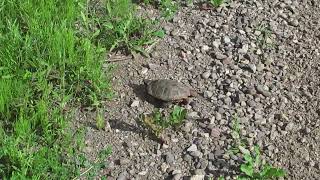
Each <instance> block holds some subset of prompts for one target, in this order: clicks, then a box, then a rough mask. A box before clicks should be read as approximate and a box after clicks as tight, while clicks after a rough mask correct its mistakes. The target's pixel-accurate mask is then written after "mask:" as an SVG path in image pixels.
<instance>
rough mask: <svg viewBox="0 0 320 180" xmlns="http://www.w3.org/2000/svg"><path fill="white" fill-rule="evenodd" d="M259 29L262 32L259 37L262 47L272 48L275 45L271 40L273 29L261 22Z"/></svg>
mask: <svg viewBox="0 0 320 180" xmlns="http://www.w3.org/2000/svg"><path fill="white" fill-rule="evenodd" d="M257 31H258V32H260V34H259V35H258V37H257V42H258V45H259V46H260V47H261V48H262V49H265V48H272V47H273V46H274V43H273V42H272V41H271V35H272V31H271V29H270V27H269V26H268V25H265V24H260V25H259V26H258V27H257Z"/></svg>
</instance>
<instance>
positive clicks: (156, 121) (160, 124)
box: [141, 106, 187, 137]
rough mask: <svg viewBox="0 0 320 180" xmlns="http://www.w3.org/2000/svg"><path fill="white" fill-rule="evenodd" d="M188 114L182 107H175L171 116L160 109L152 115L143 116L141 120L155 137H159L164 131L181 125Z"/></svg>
mask: <svg viewBox="0 0 320 180" xmlns="http://www.w3.org/2000/svg"><path fill="white" fill-rule="evenodd" d="M186 114H187V110H186V109H184V108H182V107H180V106H174V108H173V109H172V111H171V112H170V114H169V116H165V115H163V114H162V113H161V112H160V111H159V109H155V110H154V112H153V113H152V114H151V115H145V116H142V119H141V120H142V122H143V123H144V124H145V125H146V126H147V127H148V128H149V129H150V130H151V131H152V133H153V134H154V135H156V136H157V137H159V136H160V135H161V133H162V132H163V130H164V129H166V128H170V127H178V126H179V125H181V124H182V123H183V120H184V119H185V117H186Z"/></svg>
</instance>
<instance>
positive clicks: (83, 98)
mask: <svg viewBox="0 0 320 180" xmlns="http://www.w3.org/2000/svg"><path fill="white" fill-rule="evenodd" d="M86 6H87V4H86V1H81V0H79V1H58V0H46V1H44V0H26V1H18V0H7V1H2V2H1V3H0V7H1V8H0V59H1V61H0V62H1V63H0V137H1V140H0V147H1V148H0V177H1V179H71V178H74V177H77V176H79V175H80V174H81V173H80V171H79V169H81V168H82V167H83V165H81V164H79V163H78V162H79V161H80V159H83V154H82V153H81V149H82V148H83V145H81V144H82V143H83V141H82V140H81V139H83V136H80V135H79V132H78V131H76V132H73V131H71V130H70V119H73V116H72V110H73V109H74V107H78V106H93V107H96V108H97V107H99V106H100V101H101V100H104V99H107V98H108V97H110V96H111V87H110V84H109V75H108V74H109V72H110V69H109V68H107V69H105V70H104V69H103V67H102V65H103V63H104V62H103V59H102V57H103V56H102V55H103V53H104V52H105V48H103V47H101V46H99V45H96V44H93V42H92V37H93V34H87V35H83V34H81V33H79V31H78V30H77V29H76V28H75V24H76V22H81V23H83V24H85V22H83V18H81V17H80V15H84V14H85V11H86V10H85V8H84V7H86ZM83 17H85V16H83ZM89 35H90V36H89ZM105 71H106V72H105ZM108 152H109V151H108ZM108 154H110V153H108Z"/></svg>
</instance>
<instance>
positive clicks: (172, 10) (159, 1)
mask: <svg viewBox="0 0 320 180" xmlns="http://www.w3.org/2000/svg"><path fill="white" fill-rule="evenodd" d="M143 2H144V3H145V4H154V5H156V6H157V7H158V8H159V9H160V11H161V16H162V17H163V18H165V19H166V20H170V19H172V18H173V16H174V15H175V14H176V12H177V11H178V9H179V5H180V4H179V3H178V2H176V1H173V0H144V1H143ZM186 3H187V4H191V3H192V0H187V2H186Z"/></svg>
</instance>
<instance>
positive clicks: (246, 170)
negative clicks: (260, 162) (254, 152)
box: [240, 164, 253, 177]
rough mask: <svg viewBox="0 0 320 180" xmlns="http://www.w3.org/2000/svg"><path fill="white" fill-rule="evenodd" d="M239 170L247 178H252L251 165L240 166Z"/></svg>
mask: <svg viewBox="0 0 320 180" xmlns="http://www.w3.org/2000/svg"><path fill="white" fill-rule="evenodd" d="M240 170H241V171H242V172H244V173H245V174H246V175H247V176H250V177H252V176H253V166H252V164H242V165H241V166H240Z"/></svg>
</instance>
